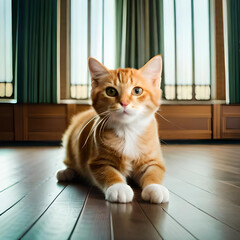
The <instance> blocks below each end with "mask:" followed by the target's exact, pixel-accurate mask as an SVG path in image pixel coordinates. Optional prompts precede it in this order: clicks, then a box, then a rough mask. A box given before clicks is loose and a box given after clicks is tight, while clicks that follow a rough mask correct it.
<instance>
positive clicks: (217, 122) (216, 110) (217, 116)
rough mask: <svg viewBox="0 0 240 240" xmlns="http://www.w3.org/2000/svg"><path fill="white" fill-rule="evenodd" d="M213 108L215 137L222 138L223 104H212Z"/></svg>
mask: <svg viewBox="0 0 240 240" xmlns="http://www.w3.org/2000/svg"><path fill="white" fill-rule="evenodd" d="M212 109H213V121H212V122H213V139H220V138H221V105H220V104H214V105H212Z"/></svg>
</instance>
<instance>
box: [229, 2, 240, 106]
mask: <svg viewBox="0 0 240 240" xmlns="http://www.w3.org/2000/svg"><path fill="white" fill-rule="evenodd" d="M227 9H228V14H227V15H228V54H229V55H228V65H229V100H230V103H232V104H234V103H240V1H239V0H228V1H227Z"/></svg>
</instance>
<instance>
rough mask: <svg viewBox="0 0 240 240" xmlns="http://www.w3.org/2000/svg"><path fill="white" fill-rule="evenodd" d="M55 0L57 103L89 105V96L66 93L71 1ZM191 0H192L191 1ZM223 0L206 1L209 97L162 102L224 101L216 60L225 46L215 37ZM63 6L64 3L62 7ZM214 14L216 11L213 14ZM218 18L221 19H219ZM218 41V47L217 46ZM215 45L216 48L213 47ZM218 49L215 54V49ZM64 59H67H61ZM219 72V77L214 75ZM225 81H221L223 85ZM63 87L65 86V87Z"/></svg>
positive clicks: (218, 27)
mask: <svg viewBox="0 0 240 240" xmlns="http://www.w3.org/2000/svg"><path fill="white" fill-rule="evenodd" d="M57 1H58V103H66V104H71V103H75V104H89V105H90V104H91V99H87V100H79V99H72V98H70V91H68V93H69V94H66V89H68V88H70V50H71V46H70V45H69V44H67V43H69V42H70V22H71V21H70V1H71V0H57ZM87 1H89V0H87ZM192 1H193V0H192ZM221 4H222V1H219V2H218V1H211V0H210V1H209V22H210V27H209V31H210V34H209V37H210V39H211V40H210V64H211V66H210V79H211V93H210V94H211V99H210V100H176V99H175V100H166V99H162V100H161V102H162V104H173V105H176V104H179V105H181V104H190V105H191V104H194V105H195V104H196V105H202V104H210V103H217V104H221V103H225V102H226V101H225V98H223V97H221V96H223V95H225V72H224V74H222V73H221V68H220V65H221V64H218V63H219V62H220V63H221V62H222V61H224V54H223V55H222V54H221V53H222V52H223V53H224V49H223V48H222V49H221V43H223V36H222V38H221V39H218V37H219V33H221V31H222V26H221V24H219V21H220V22H221V21H223V14H221V7H219V5H221ZM64 6H67V7H65V8H64ZM216 13H217V14H216ZM218 18H220V19H218ZM216 44H218V46H216ZM216 48H217V49H216ZM217 50H218V51H219V52H221V53H220V54H218V53H217V52H216V51H217ZM64 59H66V61H65V60H64ZM219 75H221V79H220V80H219V78H217V76H219ZM223 83H224V84H223ZM64 86H65V87H64Z"/></svg>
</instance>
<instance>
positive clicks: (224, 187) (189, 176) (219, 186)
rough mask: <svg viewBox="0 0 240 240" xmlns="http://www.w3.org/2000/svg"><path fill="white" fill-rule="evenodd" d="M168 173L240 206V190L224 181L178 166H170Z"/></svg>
mask: <svg viewBox="0 0 240 240" xmlns="http://www.w3.org/2000/svg"><path fill="white" fill-rule="evenodd" d="M167 173H168V174H169V175H171V176H173V177H176V178H178V179H180V180H183V181H185V182H187V183H190V184H192V185H195V186H197V187H199V188H201V189H203V190H205V191H208V192H210V193H213V194H215V195H218V196H219V197H221V198H222V199H225V200H228V201H230V202H232V203H234V204H236V205H240V197H239V196H240V188H239V187H236V186H233V185H229V184H227V183H224V182H222V181H218V180H215V179H210V178H206V177H204V176H201V175H199V174H194V173H192V172H191V171H188V170H186V169H183V168H181V167H180V166H179V165H178V164H168V166H167Z"/></svg>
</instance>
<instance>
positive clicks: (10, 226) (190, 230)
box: [0, 144, 240, 240]
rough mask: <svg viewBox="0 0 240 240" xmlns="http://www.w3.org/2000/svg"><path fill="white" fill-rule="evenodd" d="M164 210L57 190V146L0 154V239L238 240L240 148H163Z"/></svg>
mask: <svg viewBox="0 0 240 240" xmlns="http://www.w3.org/2000/svg"><path fill="white" fill-rule="evenodd" d="M162 148H163V155H164V157H165V162H166V167H167V174H166V177H165V180H164V184H165V186H166V187H167V188H168V189H169V190H170V203H168V204H161V205H154V204H149V203H146V202H143V201H142V200H141V198H140V189H139V188H136V187H135V188H134V191H135V198H134V201H133V202H132V203H129V204H111V203H108V202H106V201H105V200H104V196H103V194H102V193H101V192H100V191H99V190H97V189H96V188H92V187H90V186H87V185H83V184H80V183H72V184H58V183H57V182H56V179H55V172H56V170H57V169H59V168H62V167H63V165H62V163H61V160H62V158H63V151H62V149H61V148H59V147H4V148H3V147H2V148H0V239H19V238H22V237H23V239H58V240H59V239H68V238H71V239H121V240H122V239H123V240H124V239H144V240H150V239H240V232H239V231H240V146H239V145H230V144H229V145H228V144H226V145H163V147H162Z"/></svg>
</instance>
